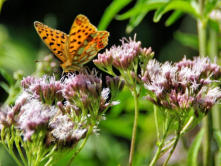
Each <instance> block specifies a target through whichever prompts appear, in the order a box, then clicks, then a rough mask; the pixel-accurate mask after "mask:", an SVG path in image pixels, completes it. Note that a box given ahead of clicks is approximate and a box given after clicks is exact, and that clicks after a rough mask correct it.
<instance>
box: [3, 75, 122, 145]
mask: <svg viewBox="0 0 221 166" xmlns="http://www.w3.org/2000/svg"><path fill="white" fill-rule="evenodd" d="M112 80H115V78H109V82H113V81H112ZM118 84H122V83H121V81H115V82H114V83H113V85H112V87H111V88H113V87H115V88H118V87H121V88H122V86H123V85H120V86H119V85H118ZM21 85H22V87H23V92H22V93H21V95H20V96H19V97H18V98H17V100H16V101H15V105H14V106H13V107H12V108H10V107H7V108H4V109H3V108H2V109H1V110H0V129H2V128H3V126H6V127H7V126H8V127H10V126H11V125H12V124H13V125H14V126H15V127H16V129H18V130H19V131H20V132H21V134H22V135H23V136H24V139H25V140H31V139H32V135H33V134H34V133H35V132H38V131H39V130H42V131H45V137H46V138H45V140H57V141H58V142H64V143H67V142H69V143H70V142H71V143H77V142H78V141H79V140H80V139H82V138H84V137H85V136H86V134H87V132H88V127H89V126H90V125H92V126H93V127H94V128H96V127H97V125H98V124H99V121H100V120H102V117H103V113H104V112H103V111H104V110H106V108H108V107H109V106H111V105H113V103H112V101H111V100H109V97H110V95H109V94H110V89H109V88H103V87H102V80H101V78H99V77H98V76H97V75H96V74H93V73H91V74H89V73H87V72H84V73H79V74H69V75H67V76H65V77H64V78H62V79H61V80H58V81H57V80H56V79H55V77H54V76H52V77H48V76H44V77H42V78H37V77H32V76H28V77H26V78H24V79H23V80H22V81H21ZM108 100H109V101H108ZM51 136H52V137H53V138H54V139H51ZM47 137H48V138H47ZM49 142H50V143H52V142H55V141H49Z"/></svg>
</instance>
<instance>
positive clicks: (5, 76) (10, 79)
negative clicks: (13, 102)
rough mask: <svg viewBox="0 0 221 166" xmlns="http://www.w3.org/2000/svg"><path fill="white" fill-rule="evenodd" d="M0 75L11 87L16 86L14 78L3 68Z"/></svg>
mask: <svg viewBox="0 0 221 166" xmlns="http://www.w3.org/2000/svg"><path fill="white" fill-rule="evenodd" d="M0 75H1V76H2V77H3V78H4V79H5V80H6V81H7V82H8V84H9V85H10V86H12V85H13V84H14V79H13V77H12V76H11V75H10V74H8V73H7V72H6V71H5V70H4V69H2V68H0Z"/></svg>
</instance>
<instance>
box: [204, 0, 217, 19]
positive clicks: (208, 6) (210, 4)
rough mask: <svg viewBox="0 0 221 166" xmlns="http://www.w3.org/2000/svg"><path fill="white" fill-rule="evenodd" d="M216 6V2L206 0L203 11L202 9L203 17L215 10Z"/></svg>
mask: <svg viewBox="0 0 221 166" xmlns="http://www.w3.org/2000/svg"><path fill="white" fill-rule="evenodd" d="M217 4H218V0H207V1H206V4H205V9H204V17H208V15H209V14H210V12H211V11H213V10H214V9H215V8H216V5H217Z"/></svg>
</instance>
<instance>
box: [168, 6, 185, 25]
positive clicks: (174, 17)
mask: <svg viewBox="0 0 221 166" xmlns="http://www.w3.org/2000/svg"><path fill="white" fill-rule="evenodd" d="M182 15H183V12H181V11H179V10H177V11H174V12H173V14H171V15H170V16H169V18H168V19H167V21H166V22H165V25H166V26H171V25H172V24H173V23H175V22H176V20H178V19H179V18H180V17H181V16H182Z"/></svg>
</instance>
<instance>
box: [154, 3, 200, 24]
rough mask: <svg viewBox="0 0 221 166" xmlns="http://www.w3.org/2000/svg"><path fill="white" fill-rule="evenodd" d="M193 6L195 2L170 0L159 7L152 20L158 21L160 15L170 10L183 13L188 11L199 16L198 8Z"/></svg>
mask: <svg viewBox="0 0 221 166" xmlns="http://www.w3.org/2000/svg"><path fill="white" fill-rule="evenodd" d="M194 6H195V3H193V2H190V1H184V0H175V1H170V2H168V3H167V4H165V5H163V6H162V7H160V8H159V9H158V10H157V11H156V12H155V14H154V19H153V20H154V22H158V21H159V20H160V19H161V17H162V16H163V15H164V14H165V13H166V12H168V11H170V10H179V11H182V12H184V13H188V14H190V15H192V16H194V17H196V18H199V17H200V15H199V14H198V10H197V8H196V7H194Z"/></svg>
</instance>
